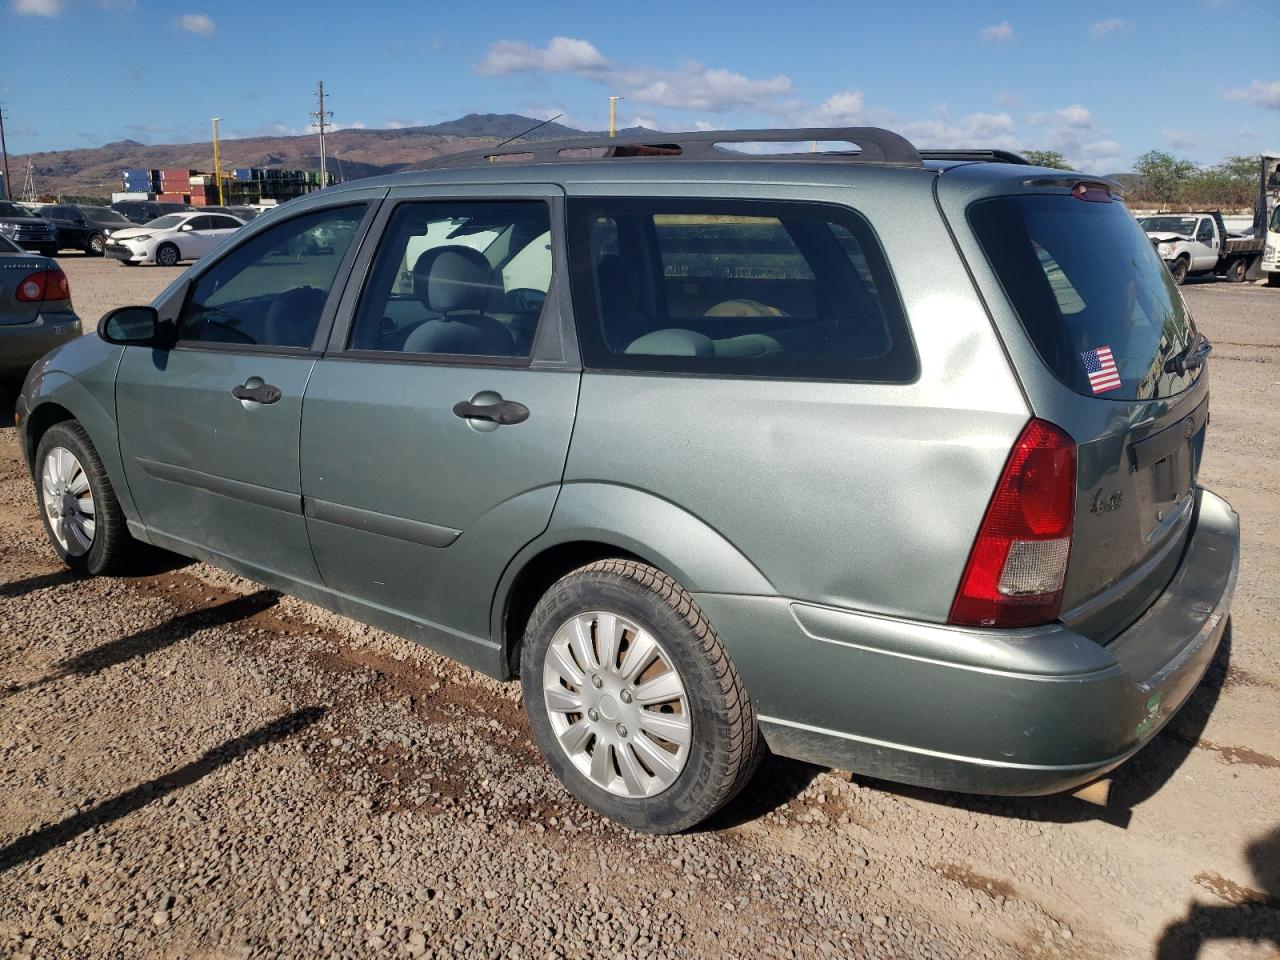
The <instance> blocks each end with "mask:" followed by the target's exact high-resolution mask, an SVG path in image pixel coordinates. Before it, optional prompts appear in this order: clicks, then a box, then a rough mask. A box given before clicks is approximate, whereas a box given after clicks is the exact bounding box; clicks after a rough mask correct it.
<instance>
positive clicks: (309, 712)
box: [0, 707, 325, 873]
mask: <svg viewBox="0 0 1280 960" xmlns="http://www.w3.org/2000/svg"><path fill="white" fill-rule="evenodd" d="M324 714H325V710H324V708H323V707H307V708H305V709H303V710H295V711H294V712H293V713H289V714H286V715H285V716H283V717H280V718H278V719H276V720H272V721H271V722H270V723H267V724H264V725H262V726H260V727H258V728H256V729H254V730H250V731H249V732H248V733H245V734H242V735H241V736H238V737H236V738H235V739H233V740H228V741H227V742H226V743H223V744H219V745H218V746H216V747H214V748H213V749H212V750H209V751H207V752H206V753H205V754H204V755H203V756H201V757H200V758H199V759H198V760H193V761H192V762H191V763H188V764H186V765H185V766H182V767H179V768H178V769H177V770H174V771H172V772H170V773H166V774H165V775H164V776H161V777H156V778H155V779H154V780H149V781H147V782H146V783H143V784H139V785H138V786H136V787H134V788H133V789H131V790H126V791H125V792H124V793H121V794H117V795H116V796H114V797H112V798H111V799H110V800H104V801H103V802H102V803H99V804H95V805H94V806H92V807H90V808H89V809H87V810H83V811H81V812H80V813H76V814H73V815H72V816H70V817H67V818H66V819H65V820H61V821H59V822H58V823H54V824H50V825H49V826H47V827H42V828H41V829H39V830H37V831H36V832H35V833H30V834H27V835H26V836H24V837H19V838H18V839H17V840H15V841H13V843H10V844H9V845H8V846H5V847H0V873H5V872H6V871H8V870H11V869H13V868H14V867H17V866H21V865H22V864H24V863H27V862H28V861H30V860H34V859H36V858H37V857H40V856H43V855H44V854H46V853H48V852H49V851H50V850H52V849H54V848H55V847H58V846H61V845H62V844H64V843H67V842H68V841H71V840H74V839H75V838H76V837H77V836H79V835H80V834H82V833H84V832H85V831H87V830H92V829H94V828H95V827H100V826H102V825H103V824H106V823H111V822H112V821H114V820H119V819H120V818H121V817H124V816H127V815H128V814H130V813H133V812H134V811H135V810H139V809H141V808H142V807H145V806H146V805H147V804H149V803H151V802H152V801H154V800H158V799H159V798H160V797H163V796H165V795H166V794H169V793H172V792H174V791H175V790H180V789H182V788H183V787H188V786H190V785H191V784H193V783H195V782H196V781H197V780H199V779H201V778H202V777H205V776H207V775H208V774H210V773H212V772H214V771H215V770H217V769H218V768H219V767H223V766H226V765H227V764H228V763H233V762H235V761H236V760H238V759H240V758H241V757H243V756H245V755H246V754H248V753H251V752H252V751H254V750H257V749H258V748H259V747H264V746H266V745H267V744H269V743H274V742H276V741H279V740H284V739H285V738H287V737H289V736H291V735H293V734H295V733H297V732H298V731H299V730H302V729H303V728H304V727H308V726H310V725H311V724H313V723H315V722H316V721H317V720H319V719H320V718H321V717H323V716H324Z"/></svg>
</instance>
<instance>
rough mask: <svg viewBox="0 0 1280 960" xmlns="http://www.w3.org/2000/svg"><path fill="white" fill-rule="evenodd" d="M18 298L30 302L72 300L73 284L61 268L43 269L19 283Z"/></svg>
mask: <svg viewBox="0 0 1280 960" xmlns="http://www.w3.org/2000/svg"><path fill="white" fill-rule="evenodd" d="M17 298H18V299H19V300H23V301H26V302H27V303H30V302H32V301H44V300H70V299H71V284H70V283H68V282H67V275H66V274H65V273H63V272H62V271H61V270H41V271H40V272H39V273H33V274H31V275H30V276H28V277H25V278H23V280H22V282H21V283H19V284H18V292H17Z"/></svg>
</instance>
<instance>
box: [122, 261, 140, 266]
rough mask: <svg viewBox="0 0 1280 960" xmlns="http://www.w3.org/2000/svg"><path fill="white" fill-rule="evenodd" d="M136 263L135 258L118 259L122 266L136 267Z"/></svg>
mask: <svg viewBox="0 0 1280 960" xmlns="http://www.w3.org/2000/svg"><path fill="white" fill-rule="evenodd" d="M137 265H138V261H136V260H121V261H120V266H122V267H136V266H137Z"/></svg>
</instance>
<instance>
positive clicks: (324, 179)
mask: <svg viewBox="0 0 1280 960" xmlns="http://www.w3.org/2000/svg"><path fill="white" fill-rule="evenodd" d="M316 99H317V100H318V101H319V109H317V110H315V111H313V112H312V114H311V116H313V117H315V118H316V122H315V123H314V124H313V126H316V127H319V129H320V189H322V190H323V189H324V188H325V187H327V186H328V185H329V165H328V158H327V157H326V156H325V150H324V128H325V127H326V126H328V125H329V120H330V118H331V117H332V116H333V111H332V110H326V109H325V108H324V81H323V80H321V81H320V82H319V83H317V84H316Z"/></svg>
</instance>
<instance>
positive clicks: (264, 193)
mask: <svg viewBox="0 0 1280 960" xmlns="http://www.w3.org/2000/svg"><path fill="white" fill-rule="evenodd" d="M325 179H326V180H327V183H326V184H325V185H326V186H327V185H329V184H332V183H333V175H332V174H329V175H328V176H327V177H326V178H325ZM216 181H217V178H216V177H214V176H213V175H212V174H209V173H202V172H201V171H199V170H178V169H174V170H142V169H137V170H124V171H122V172H121V183H122V185H123V187H124V191H123V192H124V193H127V194H130V195H131V196H129V197H127V198H126V197H117V198H116V199H131V200H132V199H138V200H159V201H162V202H165V203H185V204H189V205H191V206H193V207H202V206H206V205H208V204H215V205H216V204H219V203H225V204H235V205H243V204H260V203H262V202H263V201H275V202H277V203H283V202H284V201H286V200H292V199H293V198H295V197H300V196H302V195H303V194H307V193H311V192H313V191H315V190H319V189H320V188H321V176H320V174H319V173H318V172H316V171H313V170H279V169H276V168H273V167H236V168H234V169H233V170H232V171H231V175H230V176H229V177H228V176H227V175H226V174H224V175H223V178H222V190H221V191H219V190H218V184H217V182H216ZM220 193H221V195H219V194H220Z"/></svg>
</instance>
